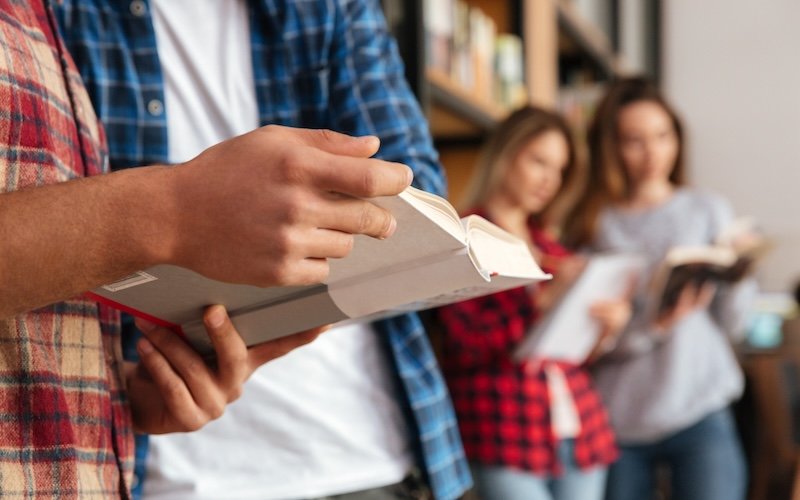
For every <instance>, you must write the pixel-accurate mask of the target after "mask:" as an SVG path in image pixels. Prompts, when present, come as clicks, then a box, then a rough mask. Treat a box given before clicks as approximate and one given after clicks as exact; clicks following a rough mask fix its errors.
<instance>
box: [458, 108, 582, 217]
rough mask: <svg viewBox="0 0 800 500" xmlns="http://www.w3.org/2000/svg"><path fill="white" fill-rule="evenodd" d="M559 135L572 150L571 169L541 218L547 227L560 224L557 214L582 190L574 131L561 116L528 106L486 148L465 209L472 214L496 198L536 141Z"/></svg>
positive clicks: (503, 125) (512, 116)
mask: <svg viewBox="0 0 800 500" xmlns="http://www.w3.org/2000/svg"><path fill="white" fill-rule="evenodd" d="M550 131H556V132H559V133H561V134H562V135H563V136H564V139H565V140H566V141H567V147H568V149H569V154H568V160H567V167H566V168H565V169H564V174H563V175H564V177H563V180H562V185H561V189H560V190H559V193H558V195H556V197H555V198H554V199H553V200H552V201H551V202H550V203H549V204H548V206H547V207H546V208H545V210H544V211H543V212H542V213H541V214H538V216H537V218H538V219H539V220H540V222H542V223H543V224H545V225H551V224H556V223H557V221H555V220H554V219H555V214H556V213H562V212H563V211H564V210H563V208H562V206H563V204H564V203H566V202H567V200H568V199H571V198H572V199H574V198H575V193H574V191H575V190H576V189H578V188H579V187H580V186H579V185H580V180H581V179H580V178H581V175H580V174H581V169H580V167H579V161H578V156H579V155H578V152H577V149H576V145H575V139H574V137H573V135H572V131H571V130H570V128H569V126H568V125H567V123H566V121H565V120H564V119H563V118H562V117H561V116H560V115H558V114H556V113H553V112H551V111H547V110H545V109H543V108H539V107H535V106H525V107H523V108H520V109H518V110H516V111H514V112H513V113H511V114H510V115H509V116H508V118H506V119H505V120H503V122H502V123H500V124H499V125H498V126H497V128H496V129H495V130H494V132H493V133H492V135H491V136H490V137H489V139H488V140H487V141H486V143H485V144H484V146H483V148H482V150H481V154H480V156H479V157H478V161H477V163H476V165H475V173H474V175H473V176H472V181H471V183H470V185H469V188H468V189H467V194H466V196H465V199H464V202H463V203H462V204H461V205H462V206H461V208H462V209H465V210H468V209H473V208H476V207H482V206H484V205H485V204H486V201H487V200H488V199H489V198H490V197H491V196H493V195H494V194H495V193H496V192H497V190H498V189H500V186H501V185H502V182H503V179H504V178H505V177H506V175H508V170H509V168H510V167H511V165H512V163H513V162H514V160H515V159H516V158H517V155H518V154H519V153H520V151H521V150H522V149H523V148H524V147H525V146H526V145H527V144H528V143H530V141H532V140H533V139H536V138H537V137H539V136H541V135H542V134H544V133H545V132H550Z"/></svg>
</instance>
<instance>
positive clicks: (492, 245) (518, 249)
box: [462, 215, 551, 280]
mask: <svg viewBox="0 0 800 500" xmlns="http://www.w3.org/2000/svg"><path fill="white" fill-rule="evenodd" d="M462 224H463V225H464V227H465V228H466V232H467V240H468V243H469V248H470V254H471V255H472V258H473V260H474V261H475V264H476V267H477V268H478V269H479V270H480V271H481V272H482V273H484V274H485V275H487V276H498V277H499V278H503V277H507V278H522V279H534V280H543V279H549V278H550V277H551V276H550V275H549V274H546V273H545V272H544V271H542V269H541V268H540V267H539V264H537V263H536V261H535V260H534V259H533V255H531V252H530V249H528V245H527V244H526V243H525V242H524V241H522V240H521V239H519V238H517V237H516V236H514V235H512V234H510V233H509V232H507V231H506V230H504V229H502V228H501V227H499V226H497V225H495V224H492V223H491V222H489V221H488V220H486V219H484V218H483V217H481V216H478V215H470V216H468V217H465V218H464V219H463V220H462ZM493 280H494V279H493Z"/></svg>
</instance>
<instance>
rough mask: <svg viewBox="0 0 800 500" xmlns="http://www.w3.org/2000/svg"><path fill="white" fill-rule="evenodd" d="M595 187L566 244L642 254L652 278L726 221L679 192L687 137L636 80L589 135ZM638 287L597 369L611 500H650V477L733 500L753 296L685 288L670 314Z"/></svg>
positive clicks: (686, 493)
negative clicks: (672, 254) (677, 249)
mask: <svg viewBox="0 0 800 500" xmlns="http://www.w3.org/2000/svg"><path fill="white" fill-rule="evenodd" d="M588 139H589V147H590V153H591V168H590V172H591V173H590V178H591V181H590V185H591V189H589V190H588V191H587V192H586V195H585V196H584V198H583V200H582V202H581V203H580V204H579V209H578V210H577V211H576V212H575V213H574V214H573V215H572V217H571V218H570V220H569V222H568V224H567V239H568V241H569V242H570V243H571V244H572V245H575V246H578V247H584V248H586V247H588V248H590V249H592V250H594V251H599V252H604V251H625V252H631V251H632V252H638V253H641V254H642V255H643V256H645V257H646V258H647V259H648V261H649V267H650V271H651V272H654V271H655V270H656V269H657V268H658V266H659V265H660V264H661V262H662V260H663V258H664V257H665V255H666V253H667V252H668V251H669V250H670V248H672V247H674V246H678V245H708V244H712V243H713V242H714V240H715V239H716V238H717V236H719V234H720V233H721V232H722V231H723V230H724V229H726V227H728V226H729V225H730V224H731V223H732V222H733V219H734V217H733V210H732V209H731V207H730V205H729V204H728V203H727V202H726V201H725V200H723V199H722V198H720V197H718V196H715V195H712V194H710V193H707V192H703V191H699V190H696V189H692V188H688V187H686V186H685V171H684V161H683V160H684V149H685V148H684V131H683V127H682V125H681V122H680V120H679V118H678V116H677V114H676V113H675V111H674V110H673V109H672V107H671V106H670V105H669V104H668V103H667V102H666V100H665V99H664V97H663V96H662V95H661V93H660V92H659V90H658V89H657V88H656V87H655V86H654V85H652V84H651V83H650V82H648V81H646V80H644V79H639V78H631V79H625V80H622V81H619V82H617V83H615V84H614V85H612V86H611V88H610V89H609V91H608V93H607V95H606V96H605V97H604V98H603V100H602V101H601V102H600V104H599V107H598V109H597V112H596V116H595V119H594V121H593V123H592V126H591V127H590V130H589V138H588ZM648 291H649V290H648V280H643V281H642V283H641V286H640V288H639V290H638V292H637V294H636V296H635V299H634V315H633V319H632V320H631V322H630V324H629V325H628V327H627V328H626V329H625V331H624V332H623V333H622V334H621V336H620V337H619V339H618V341H617V347H616V349H614V350H613V351H611V352H610V353H608V354H607V355H605V356H603V357H601V358H600V359H599V360H598V362H597V363H596V364H595V365H594V367H593V374H594V376H595V380H596V383H597V385H598V389H599V390H600V392H601V393H602V395H603V399H604V401H605V402H606V404H607V405H608V407H609V411H610V413H611V420H612V423H613V426H614V430H615V432H616V433H617V436H618V439H619V442H620V447H621V450H622V454H621V457H620V460H619V461H618V462H617V463H615V464H614V465H613V466H612V468H611V470H610V473H609V480H608V494H607V497H606V498H607V499H609V500H639V499H642V498H652V496H653V492H654V489H655V472H656V467H657V466H658V465H660V464H664V465H666V466H667V467H669V469H670V476H669V477H670V478H671V488H670V490H671V492H672V498H679V499H681V500H695V499H696V500H716V499H719V500H736V499H742V498H744V495H745V486H746V470H745V464H744V458H743V455H742V450H741V446H740V444H739V439H738V437H737V434H736V429H735V426H734V422H733V418H732V416H731V413H730V411H729V405H730V404H731V402H732V401H734V400H736V399H737V398H738V397H739V396H740V394H741V392H742V387H743V380H742V374H741V371H740V369H739V366H738V364H737V362H736V358H735V356H734V353H733V350H732V348H731V341H736V340H739V339H741V337H742V335H743V332H744V326H745V319H746V318H745V312H746V309H747V305H748V303H749V300H750V299H751V298H752V295H753V292H754V291H755V287H754V283H753V282H752V280H747V279H746V280H743V281H742V282H741V283H740V284H738V285H733V286H720V287H719V289H715V288H714V287H713V286H709V285H703V286H700V287H693V286H687V287H686V288H685V289H684V290H683V291H682V293H681V294H680V297H679V298H678V301H677V304H676V305H675V306H674V307H673V308H672V309H671V310H669V311H667V312H666V313H665V314H662V315H660V316H656V315H654V314H653V313H652V311H653V304H654V303H655V301H657V300H659V299H660V297H656V296H654V295H653V294H652V293H648Z"/></svg>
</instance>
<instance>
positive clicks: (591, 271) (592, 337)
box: [514, 254, 646, 364]
mask: <svg viewBox="0 0 800 500" xmlns="http://www.w3.org/2000/svg"><path fill="white" fill-rule="evenodd" d="M645 266H646V261H645V259H644V258H643V257H642V256H639V255H632V254H610V255H596V256H593V257H591V258H590V259H589V262H588V263H587V265H586V267H585V268H584V270H583V272H582V273H581V275H580V276H579V277H578V279H577V280H576V281H575V283H574V284H573V285H572V287H571V288H570V289H569V290H568V291H567V293H566V294H565V295H564V297H562V299H561V301H560V302H559V303H558V304H557V305H556V306H555V307H554V309H553V310H552V311H551V312H550V314H548V315H547V316H546V317H545V318H544V319H543V320H542V321H540V322H539V323H538V324H537V325H535V327H534V329H533V331H531V332H530V333H529V334H528V336H527V337H526V338H525V340H523V342H522V343H521V344H520V346H519V347H518V348H517V350H516V352H515V354H514V357H515V359H517V360H522V359H552V360H563V361H569V362H573V363H577V364H580V363H582V362H583V361H584V360H585V359H586V357H587V356H588V355H589V353H590V352H591V351H592V349H593V348H594V346H595V344H596V343H597V341H598V336H599V334H600V326H599V325H598V324H597V322H596V321H595V320H594V319H592V317H591V316H589V308H591V306H592V305H593V304H594V303H596V302H598V301H601V300H615V299H619V298H620V297H622V296H623V295H624V294H625V293H626V292H627V291H628V289H629V287H630V286H631V280H634V279H636V277H637V276H640V275H641V274H642V273H644V271H645Z"/></svg>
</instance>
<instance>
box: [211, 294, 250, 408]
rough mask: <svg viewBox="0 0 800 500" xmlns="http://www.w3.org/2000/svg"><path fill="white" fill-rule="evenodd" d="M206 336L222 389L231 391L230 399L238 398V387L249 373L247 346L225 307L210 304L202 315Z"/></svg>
mask: <svg viewBox="0 0 800 500" xmlns="http://www.w3.org/2000/svg"><path fill="white" fill-rule="evenodd" d="M203 323H204V324H205V326H206V331H207V333H208V337H209V338H210V339H211V344H212V345H213V346H214V351H215V352H216V355H217V375H218V378H219V381H220V383H221V384H222V385H223V388H224V390H225V391H226V392H227V391H232V394H231V398H230V399H231V400H233V399H236V398H238V396H239V391H238V389H237V388H238V387H240V386H241V384H242V382H243V381H244V380H245V379H246V378H247V376H248V375H249V374H250V373H249V370H248V366H247V346H246V345H245V344H244V340H242V337H241V336H240V335H239V332H237V331H236V328H234V326H233V323H232V322H231V319H230V318H229V317H228V313H227V311H225V307H223V306H221V305H215V306H211V307H209V308H207V309H206V311H205V314H204V315H203Z"/></svg>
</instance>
